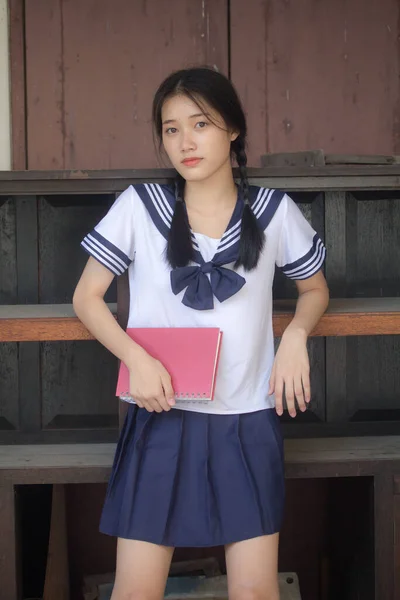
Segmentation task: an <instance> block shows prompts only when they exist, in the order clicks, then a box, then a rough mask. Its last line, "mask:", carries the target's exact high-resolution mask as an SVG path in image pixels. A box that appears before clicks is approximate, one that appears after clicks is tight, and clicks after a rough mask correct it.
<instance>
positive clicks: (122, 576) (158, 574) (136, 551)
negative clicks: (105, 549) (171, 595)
mask: <svg viewBox="0 0 400 600" xmlns="http://www.w3.org/2000/svg"><path fill="white" fill-rule="evenodd" d="M173 552H174V549H173V548H171V547H168V546H158V545H157V544H150V543H149V542H141V541H138V540H127V539H122V538H119V539H118V545H117V568H116V576H115V585H114V590H113V593H112V596H111V600H131V599H134V598H135V599H136V598H140V599H141V600H142V599H143V600H162V598H164V590H165V584H166V581H167V577H168V572H169V568H170V565H171V560H172V555H173Z"/></svg>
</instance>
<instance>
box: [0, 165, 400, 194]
mask: <svg viewBox="0 0 400 600" xmlns="http://www.w3.org/2000/svg"><path fill="white" fill-rule="evenodd" d="M377 168H378V167H376V168H375V170H376V169H377ZM385 168H388V167H381V169H385ZM368 169H369V170H367V171H364V172H359V170H358V171H354V172H353V173H351V171H348V172H347V173H346V172H345V173H342V174H341V171H342V169H339V171H337V172H334V167H330V171H327V172H325V173H318V172H317V170H318V167H315V168H314V169H313V170H312V174H310V173H309V172H308V173H307V172H304V170H303V172H300V173H299V172H296V171H297V169H294V168H287V169H286V168H272V167H271V168H270V169H268V171H270V172H268V173H265V169H264V170H263V171H264V174H262V173H261V170H253V171H255V173H253V174H252V173H251V171H252V169H249V173H250V177H249V181H250V183H251V184H252V185H259V186H261V187H267V188H278V189H282V190H286V191H288V192H289V191H300V190H302V191H323V190H344V191H349V190H363V189H367V190H385V189H387V190H398V189H399V188H400V175H399V174H398V173H397V172H392V173H384V172H381V173H374V168H373V167H368ZM161 171H162V170H160V171H154V170H153V171H151V170H150V172H149V173H148V174H146V172H145V171H140V172H137V173H136V174H135V173H132V171H130V172H127V173H125V175H124V174H122V173H121V172H117V174H116V177H115V178H112V177H103V176H102V175H101V176H99V177H94V176H93V177H87V176H86V175H85V176H84V177H81V178H76V177H69V176H68V173H69V172H68V171H66V172H65V174H64V175H62V174H61V176H60V175H59V176H58V177H50V176H49V177H43V176H42V178H35V177H33V178H31V177H28V176H27V177H25V178H23V177H19V174H18V175H17V176H16V177H14V178H7V177H4V176H3V175H4V174H7V172H5V171H2V172H1V173H0V194H2V195H6V194H11V195H26V194H27V193H29V194H70V195H74V194H75V195H77V194H79V195H82V194H99V193H105V194H111V193H116V192H121V191H123V190H124V189H126V188H127V187H128V186H129V185H134V184H137V183H145V182H149V183H151V182H155V183H160V184H166V183H169V182H171V178H172V176H173V173H172V172H168V173H167V174H165V175H162V172H161ZM30 173H31V172H29V174H30ZM110 173H112V171H110ZM138 173H140V175H139V174H138ZM234 175H235V177H236V179H238V172H237V171H235V172H234Z"/></svg>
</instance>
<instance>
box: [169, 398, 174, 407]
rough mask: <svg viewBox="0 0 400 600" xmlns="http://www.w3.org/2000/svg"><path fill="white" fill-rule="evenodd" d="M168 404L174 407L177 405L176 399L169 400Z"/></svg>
mask: <svg viewBox="0 0 400 600" xmlns="http://www.w3.org/2000/svg"><path fill="white" fill-rule="evenodd" d="M168 404H169V405H170V406H174V404H175V399H174V398H170V399H169V400H168Z"/></svg>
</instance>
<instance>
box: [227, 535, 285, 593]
mask: <svg viewBox="0 0 400 600" xmlns="http://www.w3.org/2000/svg"><path fill="white" fill-rule="evenodd" d="M278 546H279V534H278V533H275V534H273V535H264V536H261V537H257V538H252V539H250V540H244V541H243V542H236V543H235V544H229V545H228V546H226V547H225V555H226V567H227V574H228V590H229V600H279V586H278Z"/></svg>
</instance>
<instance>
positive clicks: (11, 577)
mask: <svg viewBox="0 0 400 600" xmlns="http://www.w3.org/2000/svg"><path fill="white" fill-rule="evenodd" d="M0 531H1V535H0V581H1V585H0V600H19V598H20V585H19V577H18V568H17V557H16V554H17V540H16V523H15V498H14V485H13V484H12V483H11V482H6V481H3V480H2V481H1V483H0Z"/></svg>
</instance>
